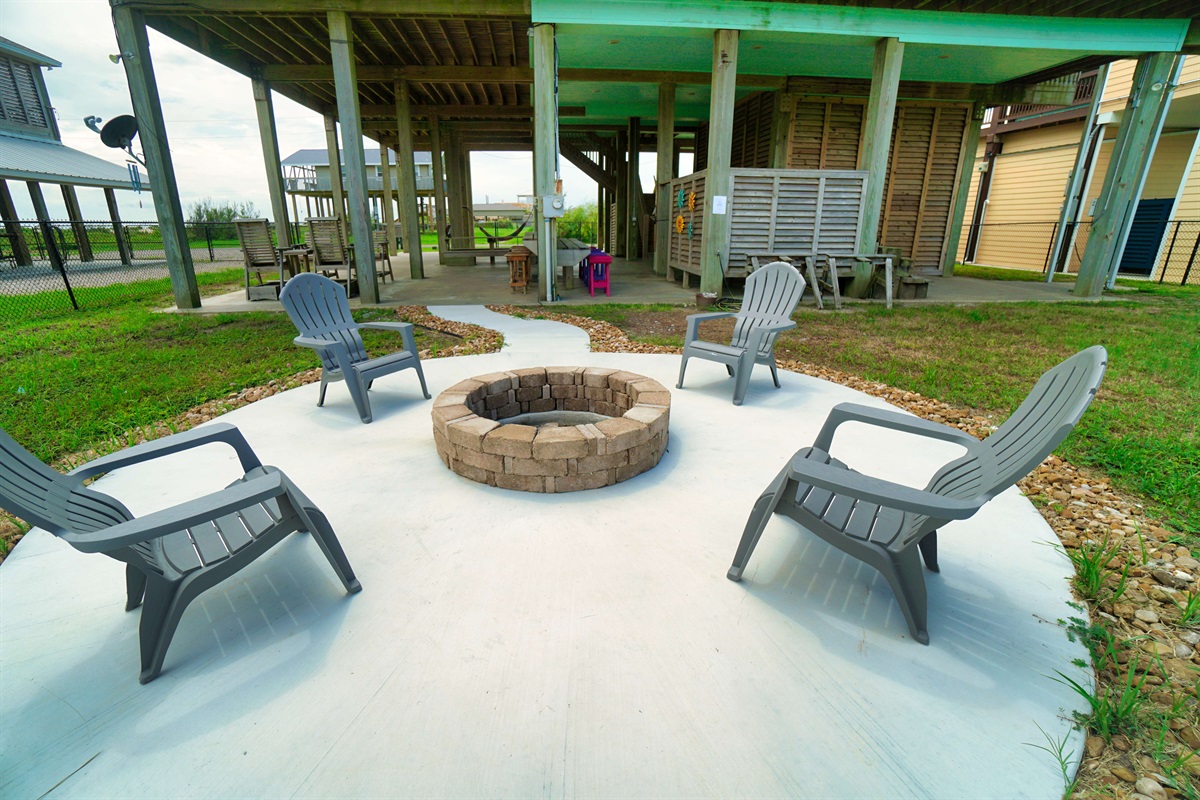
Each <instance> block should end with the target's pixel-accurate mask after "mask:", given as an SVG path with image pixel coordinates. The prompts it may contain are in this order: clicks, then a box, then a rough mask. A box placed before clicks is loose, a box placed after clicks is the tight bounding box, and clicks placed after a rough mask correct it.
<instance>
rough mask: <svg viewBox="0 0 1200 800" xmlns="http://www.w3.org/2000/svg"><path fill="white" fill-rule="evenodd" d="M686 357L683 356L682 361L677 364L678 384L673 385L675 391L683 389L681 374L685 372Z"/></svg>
mask: <svg viewBox="0 0 1200 800" xmlns="http://www.w3.org/2000/svg"><path fill="white" fill-rule="evenodd" d="M687 362H688V357H687V356H686V355H685V356H683V360H682V361H680V362H679V382H678V383H676V384H675V388H676V389H682V388H683V373H684V372H685V371H686V370H687Z"/></svg>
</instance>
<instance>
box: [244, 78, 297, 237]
mask: <svg viewBox="0 0 1200 800" xmlns="http://www.w3.org/2000/svg"><path fill="white" fill-rule="evenodd" d="M250 87H251V89H252V90H253V92H254V110H255V112H256V113H257V115H258V138H259V141H261V142H262V152H263V166H264V167H265V168H266V171H267V193H268V194H269V195H270V196H271V214H272V216H274V217H275V239H276V241H278V242H279V246H280V247H290V246H291V244H292V228H291V226H290V225H288V213H287V198H286V197H285V196H284V191H283V172H282V166H281V165H280V163H279V161H280V159H279V136H278V134H277V133H276V130H275V106H274V104H273V103H272V101H271V85H270V84H269V83H267V82H266V81H261V80H258V79H257V78H251V80H250Z"/></svg>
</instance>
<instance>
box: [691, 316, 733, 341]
mask: <svg viewBox="0 0 1200 800" xmlns="http://www.w3.org/2000/svg"><path fill="white" fill-rule="evenodd" d="M734 316H737V315H736V314H734V313H733V312H732V311H706V312H705V313H703V314H688V318H687V334H686V335H685V336H684V339H683V343H684V344H687V343H688V342H694V341H696V336H698V335H699V333H700V323H701V322H704V321H706V320H710V319H721V318H722V317H734Z"/></svg>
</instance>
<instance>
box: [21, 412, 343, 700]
mask: <svg viewBox="0 0 1200 800" xmlns="http://www.w3.org/2000/svg"><path fill="white" fill-rule="evenodd" d="M211 443H224V444H227V445H229V446H230V447H232V448H233V449H234V452H236V453H237V455H238V459H239V460H240V461H241V468H242V472H243V475H242V477H240V478H238V479H237V480H235V481H234V482H233V483H231V484H229V486H228V487H226V488H225V489H222V490H221V491H219V492H214V493H213V494H209V495H205V496H204V497H201V498H198V499H196V500H192V501H189V502H186V503H182V504H180V505H177V506H174V507H172V508H167V509H164V510H162V511H155V512H154V513H151V514H146V515H145V516H142V517H134V516H133V514H131V513H130V512H129V510H128V509H127V508H126V507H125V506H124V505H123V504H122V503H121V502H120V501H119V500H117V499H115V498H113V497H110V496H109V495H106V494H104V493H103V492H99V491H97V490H96V489H93V488H91V487H90V486H85V485H84V481H85V480H86V479H87V478H91V477H93V476H96V475H99V474H101V473H104V472H112V471H114V470H116V469H120V468H121V467H126V466H129V465H131V464H139V463H141V462H143V461H149V460H151V459H155V458H158V457H160V456H165V455H169V454H171V453H178V452H180V451H183V450H188V449H191V448H194V447H200V446H201V445H205V444H211ZM0 508H3V509H4V510H5V511H8V512H9V513H11V514H13V515H15V516H17V517H19V518H21V519H23V520H25V521H26V522H29V523H32V524H34V525H37V526H38V527H40V528H43V529H45V530H47V531H49V532H50V533H52V534H54V535H55V536H57V537H58V538H60V539H62V540H63V541H65V542H67V543H68V544H70V545H71V546H72V547H74V548H75V549H76V550H79V551H81V552H84V553H103V554H104V555H106V556H109V557H110V558H114V559H116V560H117V561H123V562H124V563H125V588H126V603H125V610H126V611H132V610H133V609H135V608H137V607H138V606H141V608H142V616H141V622H140V626H139V627H140V630H139V639H140V641H141V674H140V675H139V676H138V680H139V681H141V682H142V683H149V682H150V681H152V680H154V678H155V677H157V676H158V674H159V672H160V671H161V670H162V666H163V660H164V658H165V657H166V654H167V648H168V647H169V646H170V644H171V639H172V637H173V636H174V635H175V629H176V627H177V626H178V625H179V620H180V618H181V617H182V616H183V612H184V609H186V608H187V606H188V604H189V603H191V602H192V600H194V599H196V597H198V596H199V595H200V594H201V593H202V592H204V591H206V590H207V589H210V588H212V587H213V586H216V585H217V584H219V583H221V582H222V581H224V580H225V579H226V578H229V577H231V576H233V575H234V574H235V573H237V572H239V571H240V570H242V569H244V568H246V567H247V566H249V565H250V563H251V562H253V561H254V560H255V559H257V558H258V557H259V556H261V555H263V554H264V553H266V552H267V551H268V550H270V549H271V548H272V547H274V546H275V545H277V544H279V543H280V542H281V541H283V539H284V538H285V537H286V536H287V535H288V534H289V533H293V532H302V531H308V532H309V533H311V534H312V536H313V541H315V542H316V543H317V546H318V547H320V548H321V552H322V553H324V554H325V558H326V559H328V561H329V564H330V566H331V567H333V571H334V572H335V573H336V574H337V576H338V578H339V579H340V580H341V582H342V585H343V586H344V587H346V591H347V592H348V593H350V594H354V593H355V592H358V591H359V590H361V589H362V586H361V585H360V584H359V582H358V580H357V579H356V578H355V577H354V571H353V570H352V569H351V568H350V562H349V561H347V560H346V554H345V553H344V552H343V551H342V546H341V544H339V543H338V540H337V536H335V535H334V533H333V528H331V527H330V525H329V521H328V520H327V519H326V518H325V515H324V514H322V513H321V511H320V510H319V509H318V508H317V507H316V506H315V505H313V503H312V501H311V500H309V499H308V498H307V497H305V496H304V494H303V493H302V492H301V491H300V490H299V489H298V488H296V485H295V484H294V483H292V482H291V481H290V480H288V478H287V476H286V475H284V474H283V473H282V472H280V471H279V470H277V469H276V468H275V467H265V466H263V465H262V463H261V462H260V461H259V460H258V456H256V455H255V454H254V451H253V450H252V449H250V445H249V444H247V443H246V440H245V438H243V436H242V433H241V431H239V430H238V429H237V428H235V427H233V426H232V425H229V424H226V423H215V424H212V425H204V426H202V427H199V428H194V429H192V430H190V431H186V432H185V433H179V434H176V435H174V436H168V437H167V438H165V439H157V440H155V441H152V442H145V443H144V444H140V445H137V446H135V447H131V448H129V449H128V450H122V451H121V452H119V453H113V454H112V455H108V456H104V457H103V458H98V459H96V460H95V461H92V462H90V463H88V464H85V465H84V466H82V467H80V468H79V469H76V470H74V471H72V472H71V473H70V474H69V475H63V474H61V473H59V472H57V471H55V470H53V469H51V468H50V467H47V466H46V465H45V464H43V463H42V462H41V461H38V460H37V459H36V458H34V457H33V455H31V454H30V453H29V452H28V451H27V450H25V448H23V447H21V446H20V445H19V444H17V442H16V441H15V440H14V439H13V438H12V437H11V436H9V435H8V434H7V433H5V432H4V431H3V430H0Z"/></svg>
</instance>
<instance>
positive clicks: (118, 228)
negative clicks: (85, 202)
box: [104, 189, 133, 266]
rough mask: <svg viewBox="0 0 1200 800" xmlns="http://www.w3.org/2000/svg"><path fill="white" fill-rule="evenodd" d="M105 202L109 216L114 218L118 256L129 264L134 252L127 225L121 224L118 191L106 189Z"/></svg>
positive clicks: (123, 262) (124, 262)
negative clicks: (127, 237) (131, 250)
mask: <svg viewBox="0 0 1200 800" xmlns="http://www.w3.org/2000/svg"><path fill="white" fill-rule="evenodd" d="M104 202H105V203H107V204H108V218H109V219H110V220H112V227H113V236H114V238H115V240H116V242H117V256H118V257H119V258H120V259H121V263H122V264H124V265H126V266H129V265H130V264H132V263H133V254H132V253H131V252H130V251H129V240H128V239H126V238H125V227H124V226H123V225H122V224H121V210H120V209H119V208H117V191H116V190H115V189H105V190H104Z"/></svg>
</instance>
